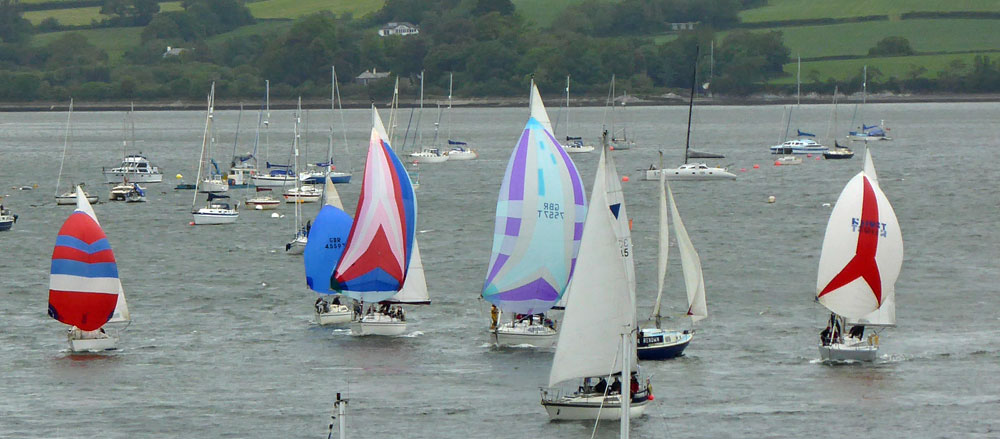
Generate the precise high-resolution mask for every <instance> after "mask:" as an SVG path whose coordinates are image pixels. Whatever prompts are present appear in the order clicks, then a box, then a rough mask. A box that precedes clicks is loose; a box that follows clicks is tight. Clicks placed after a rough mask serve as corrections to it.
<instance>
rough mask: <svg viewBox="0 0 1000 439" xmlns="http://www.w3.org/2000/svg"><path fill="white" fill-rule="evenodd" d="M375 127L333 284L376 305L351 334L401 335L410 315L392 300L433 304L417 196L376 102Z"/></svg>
mask: <svg viewBox="0 0 1000 439" xmlns="http://www.w3.org/2000/svg"><path fill="white" fill-rule="evenodd" d="M372 125H373V126H372V132H371V137H370V140H369V144H368V157H367V159H366V161H365V171H364V177H363V179H362V183H361V195H360V196H359V197H358V205H357V208H356V209H355V221H354V223H353V224H352V225H351V231H350V233H349V234H348V237H347V243H346V246H345V247H344V250H343V254H342V255H341V257H340V260H339V261H338V262H337V266H336V268H335V269H334V271H333V275H332V276H331V279H330V288H331V289H332V290H334V291H336V292H338V293H340V294H343V295H345V296H347V297H350V298H352V299H354V300H357V301H359V302H361V304H360V305H361V307H362V308H363V307H364V304H365V302H367V303H369V304H372V305H370V307H369V309H368V310H367V312H366V313H365V314H364V315H362V316H361V317H359V318H358V319H357V320H355V321H354V322H352V323H351V333H352V334H354V335H400V334H403V333H404V332H405V331H406V327H407V324H406V317H405V315H404V314H403V312H402V310H401V309H400V308H399V307H395V308H394V307H393V306H392V304H393V303H406V304H427V303H430V298H429V296H428V292H427V285H426V283H425V282H424V279H423V272H422V270H423V269H422V265H420V259H419V250H418V249H417V241H416V238H415V232H416V221H417V199H416V194H415V193H414V192H413V186H412V185H411V184H410V178H409V176H408V175H407V173H406V169H405V168H404V167H403V162H402V161H400V160H399V157H397V156H396V154H395V153H394V152H393V151H392V147H391V146H390V144H389V141H388V139H389V136H388V134H386V132H385V127H384V126H383V125H382V119H381V118H380V117H379V115H378V111H377V110H376V109H375V107H374V106H372ZM418 268H419V274H418V273H417V272H418ZM375 303H378V306H377V307H376V306H375V305H374V304H375Z"/></svg>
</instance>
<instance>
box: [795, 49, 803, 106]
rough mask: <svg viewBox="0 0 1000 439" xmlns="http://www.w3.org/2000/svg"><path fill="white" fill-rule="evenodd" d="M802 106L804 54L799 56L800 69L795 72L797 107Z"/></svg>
mask: <svg viewBox="0 0 1000 439" xmlns="http://www.w3.org/2000/svg"><path fill="white" fill-rule="evenodd" d="M801 104H802V54H799V62H798V69H797V70H796V71H795V105H796V106H798V105H801Z"/></svg>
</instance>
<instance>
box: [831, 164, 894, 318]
mask: <svg viewBox="0 0 1000 439" xmlns="http://www.w3.org/2000/svg"><path fill="white" fill-rule="evenodd" d="M902 264H903V238H902V235H901V233H900V230H899V223H898V221H897V220H896V214H895V212H893V210H892V205H890V204H889V200H888V199H886V197H885V194H884V193H882V189H881V188H879V186H878V184H877V183H874V182H873V181H872V180H871V179H870V178H869V176H868V175H867V174H866V173H865V172H864V171H862V172H859V173H858V174H857V175H855V176H854V178H852V179H851V180H850V181H849V182H848V183H847V186H845V187H844V190H843V192H841V194H840V197H839V198H838V199H837V204H836V205H835V206H834V208H833V211H832V212H831V213H830V221H829V223H827V226H826V236H825V237H824V239H823V250H822V254H821V255H820V260H819V273H818V275H817V279H816V296H817V298H818V299H819V301H820V303H822V304H823V305H824V306H826V307H827V308H828V309H829V310H830V311H833V312H834V313H836V314H839V315H841V316H844V317H846V318H849V319H858V318H862V317H864V316H865V315H867V314H869V313H871V312H873V311H875V310H877V309H879V307H880V306H881V305H883V304H884V303H885V302H886V301H887V299H890V298H892V297H893V295H894V294H895V283H896V278H897V277H898V276H899V270H900V267H901V266H902Z"/></svg>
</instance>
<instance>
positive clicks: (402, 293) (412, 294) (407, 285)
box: [389, 238, 431, 304]
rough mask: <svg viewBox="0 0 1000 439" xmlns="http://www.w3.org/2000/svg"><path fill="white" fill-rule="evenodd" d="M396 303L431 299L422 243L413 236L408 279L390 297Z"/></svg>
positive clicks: (422, 302)
mask: <svg viewBox="0 0 1000 439" xmlns="http://www.w3.org/2000/svg"><path fill="white" fill-rule="evenodd" d="M389 301H390V302H394V303H413V304H418V303H419V304H428V303H430V301H431V297H430V294H429V293H428V292H427V279H426V278H425V277H424V263H423V261H422V260H421V259H420V245H419V244H417V238H413V255H412V256H410V268H409V269H407V270H406V280H404V281H403V287H402V288H400V289H399V292H398V293H396V295H395V296H392V298H391V299H389Z"/></svg>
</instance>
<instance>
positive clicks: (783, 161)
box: [774, 156, 802, 166]
mask: <svg viewBox="0 0 1000 439" xmlns="http://www.w3.org/2000/svg"><path fill="white" fill-rule="evenodd" d="M774 164H776V165H781V166H784V165H801V164H802V157H795V156H785V157H781V158H779V159H778V160H775V161H774Z"/></svg>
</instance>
